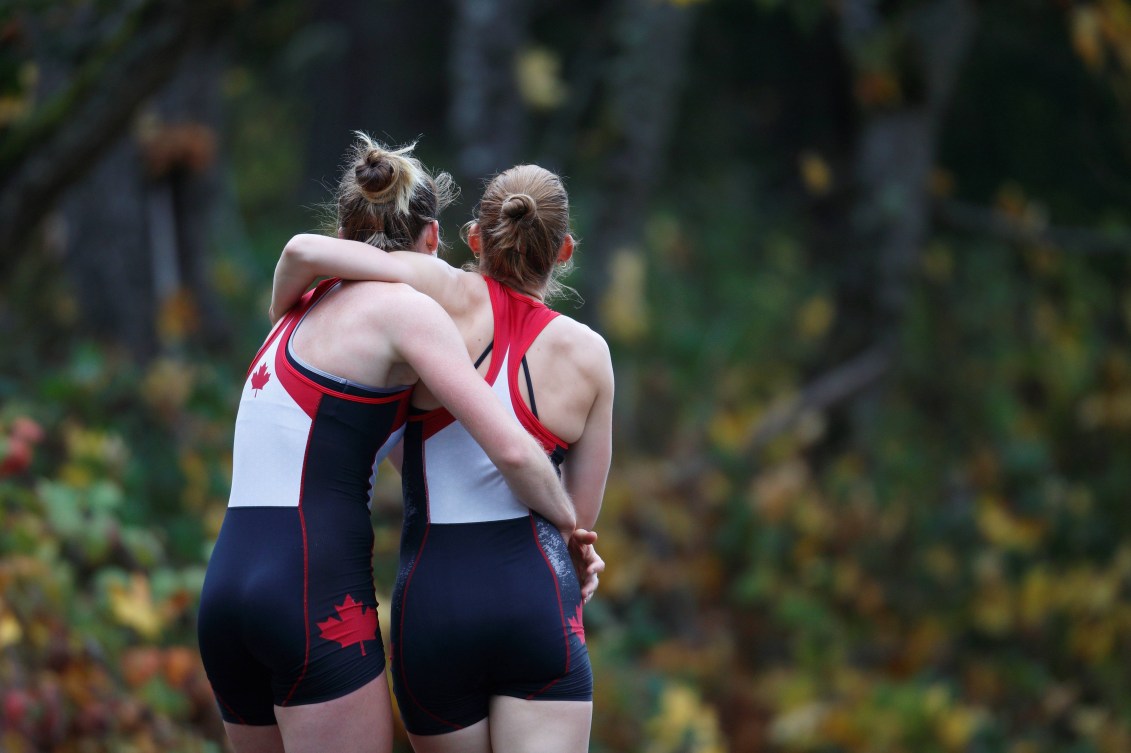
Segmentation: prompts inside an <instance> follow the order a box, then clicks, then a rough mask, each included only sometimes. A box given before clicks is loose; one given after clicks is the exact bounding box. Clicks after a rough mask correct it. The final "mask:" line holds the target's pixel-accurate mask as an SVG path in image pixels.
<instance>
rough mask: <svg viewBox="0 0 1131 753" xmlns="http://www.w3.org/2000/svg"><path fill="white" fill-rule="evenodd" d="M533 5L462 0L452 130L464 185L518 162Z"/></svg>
mask: <svg viewBox="0 0 1131 753" xmlns="http://www.w3.org/2000/svg"><path fill="white" fill-rule="evenodd" d="M529 21H530V9H529V3H526V2H523V1H522V0H459V1H458V2H457V3H456V17H455V20H454V23H453V26H452V32H451V33H452V37H451V39H452V44H451V63H450V64H451V81H452V91H451V105H450V111H449V129H450V131H451V134H452V141H453V143H455V144H456V145H457V147H458V154H457V158H456V177H457V179H458V180H459V182H460V183H461V185H464V186H468V187H470V186H473V185H474V186H476V191H475V195H474V198H473V199H472V203H474V202H477V201H478V200H479V191H478V186H479V185H481V183H482V180H483V179H484V178H486V177H488V176H490V175H493V174H494V173H497V172H499V171H500V170H505V169H506V168H508V167H511V166H512V165H513V164H515V162H516V160H517V159H518V156H519V155H520V154H521V153H522V152H521V150H522V146H523V143H524V140H525V138H526V110H525V107H524V105H523V102H522V99H521V97H520V95H519V90H518V84H517V82H516V80H515V58H516V55H517V53H518V51H519V50H520V49H521V48H522V46H523V45H524V44H525V42H526V39H527V34H528V29H527V25H528V24H529Z"/></svg>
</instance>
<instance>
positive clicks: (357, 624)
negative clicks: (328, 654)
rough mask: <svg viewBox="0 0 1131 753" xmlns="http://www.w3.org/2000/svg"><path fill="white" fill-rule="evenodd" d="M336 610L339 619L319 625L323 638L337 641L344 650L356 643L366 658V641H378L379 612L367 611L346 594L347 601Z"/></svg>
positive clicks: (332, 619) (335, 607)
mask: <svg viewBox="0 0 1131 753" xmlns="http://www.w3.org/2000/svg"><path fill="white" fill-rule="evenodd" d="M334 609H335V610H337V612H338V616H337V617H331V618H330V619H328V620H326V621H325V622H319V623H318V629H319V630H320V631H321V633H322V637H323V638H325V639H326V640H328V641H337V642H338V643H340V644H341V645H342V648H345V647H347V646H352V645H353V644H354V643H356V644H358V645H359V646H361V655H362V656H365V641H375V640H377V610H376V609H366V608H365V605H364V604H362V603H361V602H358V601H354V600H353V596H352V595H350V594H346V600H345V601H343V602H342V603H341V604H335V605H334Z"/></svg>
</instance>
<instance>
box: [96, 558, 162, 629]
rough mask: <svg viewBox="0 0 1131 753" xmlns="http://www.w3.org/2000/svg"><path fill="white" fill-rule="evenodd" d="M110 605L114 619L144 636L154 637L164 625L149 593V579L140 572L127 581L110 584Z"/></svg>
mask: <svg viewBox="0 0 1131 753" xmlns="http://www.w3.org/2000/svg"><path fill="white" fill-rule="evenodd" d="M110 607H111V610H112V611H113V613H114V617H115V619H117V620H118V622H119V623H120V624H122V625H125V626H126V627H131V628H133V629H134V630H136V631H137V632H139V633H141V634H142V635H143V636H145V637H146V638H156V637H157V636H158V635H159V634H160V633H161V629H162V628H163V627H164V626H165V625H164V619H163V618H162V615H161V612H160V610H158V609H157V607H156V606H155V605H154V603H153V599H152V597H151V595H150V593H149V579H147V578H146V577H145V576H144V575H142V574H141V573H134V574H132V575H131V576H130V579H129V583H128V585H127V584H123V583H112V584H110Z"/></svg>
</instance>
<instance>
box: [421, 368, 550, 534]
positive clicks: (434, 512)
mask: <svg viewBox="0 0 1131 753" xmlns="http://www.w3.org/2000/svg"><path fill="white" fill-rule="evenodd" d="M506 374H507V363H506V359H505V358H504V359H503V365H502V369H501V370H500V372H499V376H498V377H497V378H496V379H495V383H494V384H493V385H491V389H492V390H493V391H494V392H495V395H496V396H497V397H498V398H499V399H500V400H501V401H502V402H503V405H505V406H506V407H507V410H508V411H509V412H510V414H511V416H514V420H515V422H517V421H518V417H517V416H515V412H514V407H513V406H512V405H511V400H510V392H509V390H508V389H507V378H506ZM424 479H425V482H426V483H427V485H428V518H429V520H431V522H433V523H477V522H481V521H487V520H509V519H511V518H523V517H526V515H528V514H529V513H530V508H528V507H527V506H526V505H524V504H522V502H520V501H519V499H518V498H517V497H516V496H514V494H513V493H512V492H511V490H510V487H509V486H507V482H506V481H505V480H504V479H503V476H502V474H501V473H499V470H498V469H497V468H496V467H495V464H494V463H492V462H491V459H490V458H489V457H487V453H485V452H483V448H482V447H480V446H479V445H478V443H476V441H475V440H474V439H472V438H471V435H470V434H468V433H467V429H465V428H463V425H462V424H460V423H459V422H453V423H451V424H448V425H447V426H445V427H444V428H443V429H441V430H440V431H438V432H436V433H435V434H434V435H432V436H431V437H429V438H428V439H427V440H425V442H424Z"/></svg>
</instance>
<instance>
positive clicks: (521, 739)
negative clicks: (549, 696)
mask: <svg viewBox="0 0 1131 753" xmlns="http://www.w3.org/2000/svg"><path fill="white" fill-rule="evenodd" d="M489 721H490V725H491V746H492V748H494V750H496V751H507V753H585V751H587V750H589V731H590V728H591V727H592V724H593V702H592V701H527V700H523V699H521V698H512V697H510V696H495V697H494V698H492V699H491V715H490V717H489Z"/></svg>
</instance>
